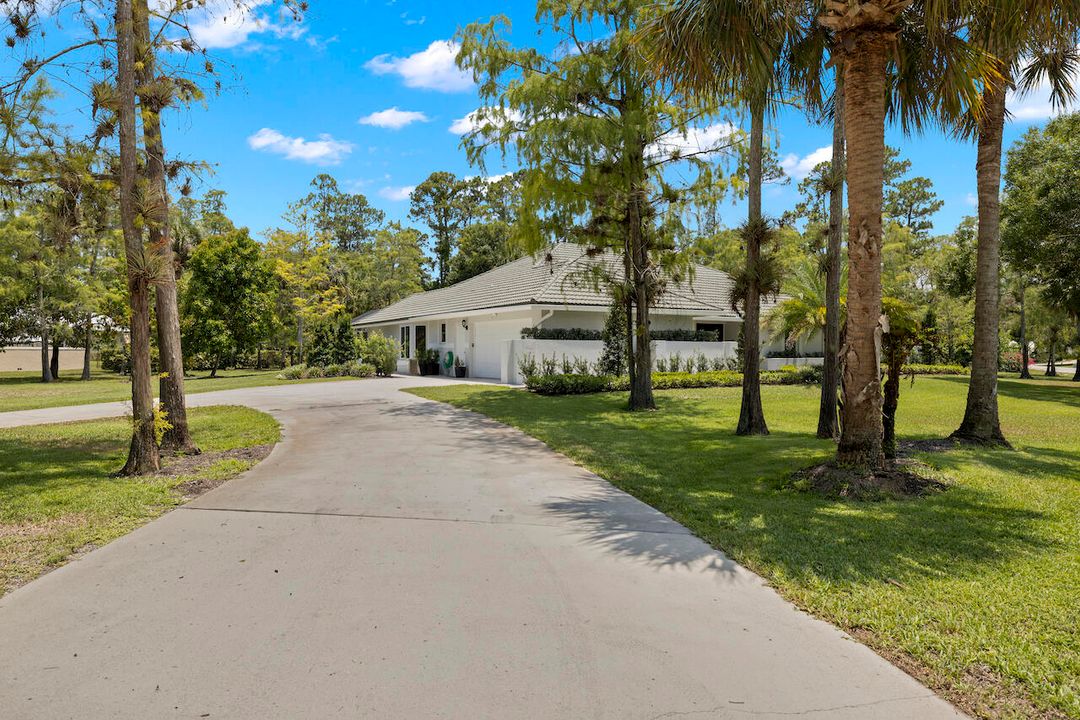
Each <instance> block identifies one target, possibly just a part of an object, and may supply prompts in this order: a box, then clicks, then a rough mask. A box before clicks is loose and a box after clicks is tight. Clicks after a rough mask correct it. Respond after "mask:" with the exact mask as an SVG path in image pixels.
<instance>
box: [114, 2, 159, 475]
mask: <svg viewBox="0 0 1080 720" xmlns="http://www.w3.org/2000/svg"><path fill="white" fill-rule="evenodd" d="M116 79H117V108H118V110H117V119H118V121H119V122H118V124H119V135H120V227H121V229H122V231H123V235H124V254H125V255H126V257H127V282H128V299H129V304H130V308H131V322H130V326H129V327H130V331H131V410H132V413H133V415H134V428H133V431H132V434H131V448H130V450H129V451H128V459H127V462H126V463H125V464H124V467H123V468H122V469H121V470H120V474H122V475H145V474H147V473H151V472H156V471H157V470H158V469H160V467H161V460H160V456H159V454H158V446H157V442H156V439H155V437H154V396H153V385H152V384H151V380H150V278H149V270H150V269H149V267H148V263H147V259H146V256H145V253H144V248H143V244H142V235H141V233H140V231H139V229H138V227H137V225H136V214H137V212H138V208H137V203H136V197H135V194H136V191H137V188H136V182H137V179H136V173H137V164H136V155H137V153H138V144H137V142H136V138H135V30H134V26H133V23H132V15H131V3H130V2H128V1H127V0H119V1H118V2H117V3H116Z"/></svg>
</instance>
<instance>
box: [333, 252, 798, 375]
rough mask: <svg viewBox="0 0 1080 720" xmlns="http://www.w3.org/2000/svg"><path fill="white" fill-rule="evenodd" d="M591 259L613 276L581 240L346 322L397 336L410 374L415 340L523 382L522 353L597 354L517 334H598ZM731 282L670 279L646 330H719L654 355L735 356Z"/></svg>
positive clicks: (591, 347)
mask: <svg viewBox="0 0 1080 720" xmlns="http://www.w3.org/2000/svg"><path fill="white" fill-rule="evenodd" d="M595 263H605V264H606V265H607V268H605V269H606V270H608V271H609V273H610V275H612V276H618V275H620V274H621V267H622V264H621V263H622V260H621V258H620V257H619V256H617V255H615V254H614V253H605V254H601V255H590V254H588V253H587V252H586V251H585V249H584V248H583V247H582V246H580V245H577V244H573V243H561V244H557V245H554V246H552V247H550V248H549V249H548V250H546V251H545V252H542V253H540V254H539V255H538V256H530V257H524V258H521V259H519V260H515V261H513V262H510V263H507V264H506V265H502V266H500V267H497V268H494V269H492V270H489V271H488V272H485V273H482V274H480V275H477V276H476V277H473V278H470V279H468V280H464V281H462V282H460V283H457V284H455V285H451V286H449V287H444V288H439V289H437V290H429V291H427V292H421V293H416V294H415V295H410V296H409V297H407V298H405V299H404V300H401V301H399V302H396V303H394V304H393V305H390V306H389V307H385V308H381V309H378V310H373V311H371V312H368V313H365V314H364V315H361V316H359V317H357V318H355V319H354V320H353V321H352V327H353V329H354V330H355V331H357V332H379V333H382V334H383V335H387V336H389V337H393V338H395V339H397V340H398V341H399V342H400V345H401V358H400V360H399V363H398V371H399V372H402V373H408V372H410V370H411V371H413V372H415V370H416V363H415V362H413V363H410V360H415V358H416V357H417V348H418V347H426V348H428V349H434V350H437V351H438V352H439V357H440V368H441V372H442V373H444V374H453V373H454V370H453V363H454V360H455V359H456V360H458V361H459V362H460V363H462V364H464V365H465V366H466V368H467V374H468V377H473V378H490V379H497V380H501V381H503V382H515V383H516V382H521V377H520V373H519V372H518V363H519V360H520V359H521V358H522V357H523V356H525V355H533V356H534V357H536V358H540V357H542V356H543V357H549V356H554V357H556V358H558V359H559V360H560V361H561V360H562V358H563V357H564V356H565V357H567V358H568V359H570V360H573V359H580V360H584V361H587V362H590V363H592V362H595V361H596V360H597V359H599V356H600V352H601V350H602V343H601V342H600V341H598V340H536V339H526V338H522V329H523V328H544V329H566V330H569V329H583V330H593V331H597V330H601V329H602V328H603V327H604V322H605V320H606V318H607V315H608V311H609V307H610V305H611V296H610V292H608V291H606V290H605V289H604V288H599V289H598V288H596V287H594V283H593V282H592V281H591V280H590V279H589V269H590V265H591V264H595ZM732 287H733V282H732V280H731V278H730V277H729V276H728V275H727V274H726V273H723V272H720V271H719V270H715V269H713V268H709V267H705V266H698V267H697V268H696V272H695V273H694V277H693V279H692V280H691V281H690V282H683V283H675V282H670V283H668V286H667V289H666V291H665V292H664V293H663V295H662V296H661V297H660V299H659V301H658V302H657V303H656V305H655V306H654V307H653V308H652V309H651V310H650V322H651V329H652V330H654V331H656V330H710V331H715V332H716V333H718V337H719V341H718V342H673V341H662V340H657V341H654V357H656V358H661V359H663V358H666V357H669V356H671V355H674V354H678V355H680V356H681V357H682V358H689V357H690V356H694V355H705V356H706V357H709V358H712V357H725V358H727V357H732V358H733V357H734V356H735V352H736V344H737V343H736V339H737V338H738V335H739V328H740V325H741V323H742V318H741V317H739V315H738V314H737V313H735V312H734V311H733V310H732V308H731V290H732ZM771 305H772V303H771V302H770V303H769V304H768V305H767V306H766V308H765V309H766V310H767V309H768V307H771ZM774 345H775V347H773V346H774ZM782 348H783V344H782V342H774V343H770V344H769V345H766V346H765V347H763V351H766V352H768V351H769V350H779V349H782ZM806 349H810V348H809V346H808V347H807V348H806Z"/></svg>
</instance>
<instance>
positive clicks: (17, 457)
mask: <svg viewBox="0 0 1080 720" xmlns="http://www.w3.org/2000/svg"><path fill="white" fill-rule="evenodd" d="M190 420H191V430H192V432H193V434H194V437H195V441H196V442H197V443H198V445H199V446H200V448H201V449H202V450H203V453H204V457H201V458H198V460H200V461H203V462H207V461H208V464H204V465H202V466H200V467H193V468H191V469H190V470H185V471H183V474H179V475H177V474H169V475H160V476H154V477H150V478H113V477H110V473H112V472H115V471H116V470H118V469H119V468H120V467H121V466H122V465H123V464H124V457H125V454H126V451H127V443H128V442H129V441H130V439H131V421H130V420H129V419H126V418H113V419H109V420H92V421H87V422H75V423H63V424H56V425H36V426H32V427H23V428H11V429H6V430H0V595H3V594H4V593H5V592H7V591H8V590H10V589H13V588H14V587H17V586H18V585H20V584H22V583H24V582H26V581H28V580H32V579H33V578H35V577H37V576H38V575H40V574H41V573H42V572H44V571H46V570H48V569H50V568H52V567H55V566H57V565H60V564H62V563H63V562H65V561H66V559H67V558H69V557H70V556H71V555H72V554H73V553H78V552H80V551H81V550H84V549H88V548H92V547H95V546H99V545H103V544H104V543H107V542H109V541H110V540H114V539H115V538H118V537H120V536H121V535H123V534H125V533H127V532H130V531H131V530H132V529H134V528H136V527H138V526H139V525H142V524H143V523H145V522H147V521H149V520H151V519H153V518H155V517H157V516H158V515H160V514H162V513H163V512H165V511H166V510H168V509H169V508H171V507H174V506H176V505H177V504H179V503H181V502H182V501H183V496H182V493H181V492H180V491H181V490H182V489H183V488H184V487H185V486H187V487H190V485H191V484H193V483H205V484H211V485H212V484H216V483H218V482H222V481H224V480H225V479H228V478H229V477H232V476H234V475H236V474H238V473H240V472H243V471H244V470H246V469H248V468H249V467H250V466H251V465H253V464H254V462H256V461H255V460H252V459H251V458H250V457H243V456H242V455H243V454H240V453H234V454H235V455H241V456H239V457H230V456H229V455H228V454H223V453H227V451H235V450H237V449H238V448H250V447H254V446H263V445H268V444H272V443H276V442H277V441H278V438H279V436H280V433H279V428H278V424H277V421H276V420H274V419H273V418H272V417H270V416H269V415H267V414H265V413H261V412H258V411H256V410H251V409H249V408H243V407H231V406H214V407H206V408H194V409H192V410H191V414H190ZM205 456H208V457H205Z"/></svg>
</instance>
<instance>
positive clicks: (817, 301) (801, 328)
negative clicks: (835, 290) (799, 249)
mask: <svg viewBox="0 0 1080 720" xmlns="http://www.w3.org/2000/svg"><path fill="white" fill-rule="evenodd" d="M844 270H845V268H843V267H841V268H840V272H839V273H838V274H839V276H840V277H838V278H837V286H839V285H841V284H842V282H844V281H846V280H847V273H846V272H844ZM830 281H831V278H829V277H828V275H825V276H822V274H821V272H820V270H819V268H818V262H817V261H816V260H813V259H811V258H804V259H803V260H802V261H800V262H798V263H796V264H795V266H794V267H793V268H792V269H791V271H790V272H789V274H788V277H787V278H785V279H784V294H785V295H788V296H789V297H788V298H787V299H786V300H784V301H782V302H780V303H778V304H777V305H776V307H774V308H773V309H772V310H771V311H770V312H769V314H768V315H767V316H766V324H767V325H768V326H769V327H770V329H771V330H772V333H773V338H774V339H775V338H779V337H783V338H784V340H785V342H797V341H799V340H809V339H810V338H812V337H814V336H815V335H824V333H825V332H826V329H827V328H828V326H829V323H830V322H831V320H832V318H831V317H830V316H829V315H830V313H829V303H830V301H831V300H832V298H831V297H830V288H829V285H830ZM836 302H837V319H838V320H839V319H841V318H842V317H843V307H844V299H843V297H842V296H841V297H838V298H836ZM837 326H838V327H839V323H837Z"/></svg>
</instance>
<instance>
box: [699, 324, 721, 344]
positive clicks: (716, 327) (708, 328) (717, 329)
mask: <svg viewBox="0 0 1080 720" xmlns="http://www.w3.org/2000/svg"><path fill="white" fill-rule="evenodd" d="M697 329H698V330H704V331H705V332H714V333H716V339H717V340H719V341H720V342H723V341H724V323H698V324H697Z"/></svg>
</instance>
